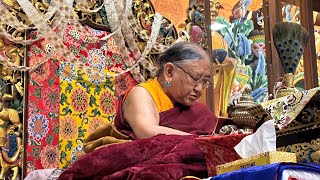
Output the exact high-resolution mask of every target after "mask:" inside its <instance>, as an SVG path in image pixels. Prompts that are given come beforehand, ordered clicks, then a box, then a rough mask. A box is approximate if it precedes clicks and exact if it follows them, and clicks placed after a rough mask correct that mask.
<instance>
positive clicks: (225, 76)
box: [213, 61, 236, 117]
mask: <svg viewBox="0 0 320 180" xmlns="http://www.w3.org/2000/svg"><path fill="white" fill-rule="evenodd" d="M235 69H236V64H235V63H233V62H231V61H226V62H224V63H223V64H213V72H214V74H213V79H214V104H215V106H214V107H215V113H216V115H217V116H223V117H228V115H227V108H228V103H229V98H230V94H231V88H232V85H233V82H234V78H235V75H236V73H235Z"/></svg>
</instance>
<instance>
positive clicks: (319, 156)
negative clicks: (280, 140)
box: [277, 138, 320, 163]
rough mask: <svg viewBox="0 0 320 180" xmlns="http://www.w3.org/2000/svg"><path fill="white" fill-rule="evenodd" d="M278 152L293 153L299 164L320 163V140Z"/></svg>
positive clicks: (284, 148)
mask: <svg viewBox="0 0 320 180" xmlns="http://www.w3.org/2000/svg"><path fill="white" fill-rule="evenodd" d="M277 150H278V151H287V152H293V153H296V155H297V161H298V162H313V163H320V139H319V138H317V139H315V140H312V141H311V142H304V143H297V144H292V145H288V146H284V147H279V148H277Z"/></svg>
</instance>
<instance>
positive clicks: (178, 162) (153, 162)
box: [58, 135, 243, 180]
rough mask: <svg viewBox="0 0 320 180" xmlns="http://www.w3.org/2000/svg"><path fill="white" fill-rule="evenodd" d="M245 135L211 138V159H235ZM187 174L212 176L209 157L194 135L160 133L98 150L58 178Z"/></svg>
mask: <svg viewBox="0 0 320 180" xmlns="http://www.w3.org/2000/svg"><path fill="white" fill-rule="evenodd" d="M242 138H243V136H241V135H235V136H234V135H231V141H229V142H228V139H230V136H217V138H216V140H214V139H215V137H214V136H212V137H210V139H209V141H210V142H211V143H212V144H213V146H212V147H214V149H210V150H211V151H214V152H215V153H211V154H210V158H213V159H214V162H215V164H223V163H227V162H226V160H228V162H229V161H232V160H235V159H232V158H231V157H234V156H232V155H234V154H235V153H236V152H235V151H234V150H233V147H234V146H235V145H236V144H237V143H239V142H240V141H241V139H242ZM199 140H200V141H205V140H204V139H203V138H200V139H199V138H197V141H199ZM224 142H228V143H224ZM199 144H200V145H201V144H202V143H201V142H200V143H199ZM206 147H207V146H206ZM205 149H206V150H208V149H207V148H205ZM230 152H231V154H229V155H230V156H229V155H228V154H226V153H230ZM225 156H229V157H227V158H226V157H225ZM235 158H236V159H237V158H238V157H235ZM185 176H196V177H199V178H206V177H208V172H207V166H206V161H205V156H204V154H203V153H202V152H201V150H200V148H199V147H198V143H197V142H196V140H195V138H194V136H192V135H190V136H179V135H158V136H154V137H151V138H148V139H141V140H135V141H132V142H127V143H122V144H115V145H110V146H108V147H105V148H101V149H97V150H95V151H93V152H91V153H89V154H87V155H85V156H83V157H82V158H81V159H79V160H78V161H76V162H75V163H74V164H72V165H70V166H69V167H68V168H67V169H66V170H65V171H64V172H63V173H62V174H61V175H60V177H59V179H58V180H72V179H94V180H100V179H103V180H114V179H120V180H122V179H132V180H144V179H145V180H149V179H152V180H178V179H181V178H182V177H185Z"/></svg>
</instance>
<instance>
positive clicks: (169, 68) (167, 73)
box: [163, 63, 175, 81]
mask: <svg viewBox="0 0 320 180" xmlns="http://www.w3.org/2000/svg"><path fill="white" fill-rule="evenodd" d="M174 69H175V66H174V64H172V63H167V64H165V65H164V69H163V70H164V77H165V79H166V80H167V81H168V80H171V79H172V73H173V71H174Z"/></svg>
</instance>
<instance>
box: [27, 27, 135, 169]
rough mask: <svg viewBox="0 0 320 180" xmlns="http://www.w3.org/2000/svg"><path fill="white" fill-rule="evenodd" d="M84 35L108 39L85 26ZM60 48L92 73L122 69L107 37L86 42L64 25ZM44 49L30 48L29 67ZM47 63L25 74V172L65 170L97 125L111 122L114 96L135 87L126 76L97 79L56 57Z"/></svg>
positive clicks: (42, 46) (37, 45) (41, 45)
mask: <svg viewBox="0 0 320 180" xmlns="http://www.w3.org/2000/svg"><path fill="white" fill-rule="evenodd" d="M86 30H87V31H88V32H89V33H91V34H93V35H95V36H97V37H99V38H102V37H105V36H106V35H108V32H103V31H98V30H94V29H92V28H89V27H86ZM64 43H65V45H66V46H67V47H68V48H69V50H70V51H71V52H73V54H74V55H75V56H77V57H80V59H81V60H82V61H83V62H84V63H86V65H88V66H90V67H92V68H93V71H96V72H107V71H111V72H119V71H121V70H123V69H125V68H126V67H125V65H124V64H123V63H122V57H121V55H120V54H119V51H118V49H117V47H116V45H115V41H114V40H113V39H112V38H110V39H108V40H106V41H101V42H96V43H91V42H90V40H88V38H87V37H85V36H84V35H83V34H81V33H80V32H78V31H77V30H75V29H73V28H72V26H67V28H66V31H65V34H64ZM102 46H104V47H107V48H101V47H102ZM47 49H50V47H48V44H46V42H44V41H41V42H36V43H34V44H32V45H31V46H30V48H29V52H28V58H29V63H30V65H32V64H35V63H37V62H40V61H41V60H42V59H41V58H43V57H44V56H45V53H46V50H47ZM52 59H54V60H52V61H50V62H49V63H45V64H43V65H42V66H40V67H39V68H37V70H36V71H34V72H32V73H30V80H29V86H28V87H29V93H28V94H29V96H28V106H29V109H28V145H27V148H26V149H27V153H28V157H27V172H30V171H32V170H34V169H43V168H65V167H67V166H68V165H70V164H71V163H73V162H74V161H75V160H76V159H77V157H78V155H80V154H82V153H83V150H82V143H83V141H84V139H85V138H86V137H87V136H88V135H89V134H90V133H91V132H92V131H94V129H96V128H97V127H98V126H99V125H100V124H102V123H103V122H106V121H112V120H113V118H114V116H115V113H116V110H117V109H116V107H117V102H118V97H119V96H121V95H123V94H124V93H125V91H126V90H127V89H128V88H130V87H132V86H133V85H134V84H136V81H134V80H133V78H132V77H131V75H130V74H129V73H125V74H121V75H119V76H116V77H114V78H107V77H100V76H99V75H97V74H88V73H86V72H84V71H83V70H81V69H76V68H75V67H74V65H73V64H71V63H70V62H67V61H65V60H63V59H61V57H60V56H58V55H55V56H54V57H53V58H52Z"/></svg>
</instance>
